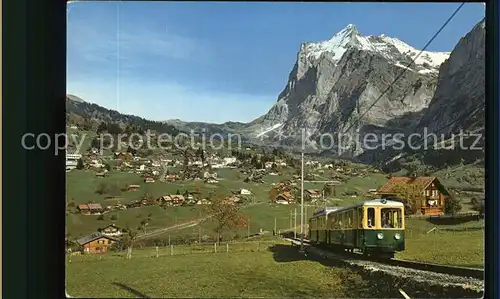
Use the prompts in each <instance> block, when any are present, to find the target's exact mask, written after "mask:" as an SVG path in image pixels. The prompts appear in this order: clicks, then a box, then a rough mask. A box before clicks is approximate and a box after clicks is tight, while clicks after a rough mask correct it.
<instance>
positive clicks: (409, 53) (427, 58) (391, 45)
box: [301, 24, 450, 73]
mask: <svg viewBox="0 0 500 299" xmlns="http://www.w3.org/2000/svg"><path fill="white" fill-rule="evenodd" d="M352 47H354V48H357V49H359V50H364V51H370V52H373V53H377V54H379V55H382V56H383V57H385V58H387V59H388V60H389V61H391V62H392V63H393V64H394V65H397V66H399V67H405V68H406V65H407V64H408V62H409V61H411V60H414V65H415V66H418V69H417V70H416V71H419V72H424V73H425V72H437V71H438V69H439V66H440V65H441V64H442V63H443V62H444V61H445V60H446V59H447V58H448V57H449V55H450V53H449V52H429V51H423V52H422V53H420V50H417V49H415V48H413V47H412V46H410V45H408V44H406V43H405V42H403V41H401V40H399V39H397V38H393V37H389V36H387V35H386V34H382V35H380V36H366V37H365V36H363V35H361V33H360V32H359V31H358V29H357V28H356V26H355V25H353V24H349V25H347V26H346V27H345V28H343V29H342V30H340V31H339V32H337V33H336V34H334V35H333V37H332V38H330V39H329V40H326V41H322V42H317V43H305V44H303V45H302V47H301V52H302V53H304V54H305V56H306V58H307V60H309V61H314V60H317V59H319V58H320V57H321V56H322V55H323V54H324V53H327V54H328V55H329V56H330V59H331V60H332V61H333V62H338V61H340V59H341V58H342V56H343V55H344V53H345V52H346V51H347V50H348V49H349V48H352ZM419 53H420V55H419ZM417 56H418V57H417Z"/></svg>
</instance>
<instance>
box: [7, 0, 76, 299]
mask: <svg viewBox="0 0 500 299" xmlns="http://www.w3.org/2000/svg"><path fill="white" fill-rule="evenodd" d="M65 29H66V4H65V3H64V2H63V1H37V0H29V2H26V1H24V0H16V1H3V34H4V40H3V51H4V54H3V101H2V104H3V108H2V109H3V115H2V122H3V124H2V127H3V141H2V142H3V157H2V158H3V194H2V195H3V196H2V200H3V214H2V216H3V232H2V233H3V257H2V262H3V269H2V270H3V271H2V272H3V275H2V278H3V282H2V285H3V297H4V298H62V297H65V290H64V215H65V213H64V202H65V194H64V193H65V172H64V152H61V153H59V155H57V156H56V155H55V154H54V148H55V147H54V140H53V136H55V134H56V133H64V132H65V119H64V118H65V93H66V92H65V77H66V73H65V72H66V32H65ZM27 132H29V133H34V134H41V133H46V134H48V135H49V136H52V146H51V147H49V148H48V149H47V150H25V149H23V147H22V145H21V137H22V136H23V135H24V134H25V133H27Z"/></svg>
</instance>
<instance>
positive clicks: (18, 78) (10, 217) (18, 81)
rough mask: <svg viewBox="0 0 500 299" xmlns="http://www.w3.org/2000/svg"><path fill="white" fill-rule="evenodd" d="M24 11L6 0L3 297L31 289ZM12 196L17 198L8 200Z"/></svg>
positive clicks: (22, 6)
mask: <svg viewBox="0 0 500 299" xmlns="http://www.w3.org/2000/svg"><path fill="white" fill-rule="evenodd" d="M25 11H26V4H25V2H24V1H9V2H7V1H3V7H2V21H3V25H2V34H3V41H2V43H3V49H2V51H3V57H2V67H3V69H2V79H3V82H2V90H3V95H2V104H3V107H2V135H3V136H2V164H3V171H2V179H3V182H2V220H3V221H2V222H3V223H2V236H3V241H2V247H3V248H2V289H3V297H4V298H26V297H27V288H28V285H27V281H26V273H27V271H28V267H27V261H26V256H27V250H26V248H27V244H28V243H27V240H26V232H27V223H26V202H27V201H26V185H27V182H26V177H25V171H26V169H27V165H26V158H25V157H24V155H25V153H24V151H22V149H21V146H20V144H19V142H18V140H19V136H21V135H22V134H23V132H25V131H26V113H25V111H26V100H25V99H26V71H25V70H26V61H25V59H24V58H25V57H26V16H25ZM7 74H8V75H7ZM16 99H17V100H16ZM13 198H14V199H15V200H8V199H13ZM9 228H10V229H9ZM14 228H15V229H14ZM9 243H10V244H16V245H15V247H16V250H14V249H13V248H9V246H7V244H9Z"/></svg>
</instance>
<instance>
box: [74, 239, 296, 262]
mask: <svg viewBox="0 0 500 299" xmlns="http://www.w3.org/2000/svg"><path fill="white" fill-rule="evenodd" d="M279 243H283V244H285V243H286V241H284V240H282V239H281V238H276V240H273V241H247V242H221V243H196V244H182V245H173V244H171V245H167V246H151V247H143V248H137V247H134V248H133V250H132V257H155V258H159V257H168V256H180V255H192V254H210V253H211V254H223V253H235V252H265V251H268V249H269V247H271V246H273V245H275V244H279ZM286 244H288V243H286ZM127 252H128V250H127V249H126V248H124V249H121V250H116V251H114V250H109V251H108V252H106V253H104V254H88V253H86V254H81V253H80V252H74V253H68V261H69V262H71V261H81V262H84V261H94V260H103V259H110V258H126V257H127Z"/></svg>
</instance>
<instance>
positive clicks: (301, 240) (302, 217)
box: [300, 149, 304, 251]
mask: <svg viewBox="0 0 500 299" xmlns="http://www.w3.org/2000/svg"><path fill="white" fill-rule="evenodd" d="M301 156H302V159H301V161H302V163H301V164H302V165H301V171H300V172H301V178H300V251H304V150H303V149H302V153H301Z"/></svg>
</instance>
